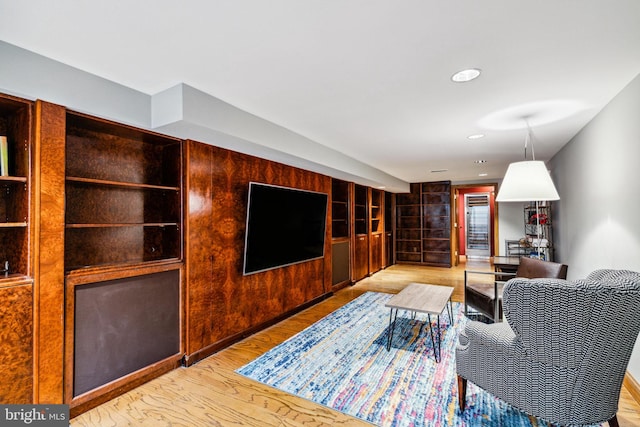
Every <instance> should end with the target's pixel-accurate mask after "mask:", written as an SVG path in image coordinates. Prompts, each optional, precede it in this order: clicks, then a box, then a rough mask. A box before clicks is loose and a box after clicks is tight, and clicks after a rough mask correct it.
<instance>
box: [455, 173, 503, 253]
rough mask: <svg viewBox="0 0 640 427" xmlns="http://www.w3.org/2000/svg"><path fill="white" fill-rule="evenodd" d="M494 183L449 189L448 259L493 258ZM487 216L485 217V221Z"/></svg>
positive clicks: (495, 226) (495, 235)
mask: <svg viewBox="0 0 640 427" xmlns="http://www.w3.org/2000/svg"><path fill="white" fill-rule="evenodd" d="M497 189H498V184H497V183H487V184H464V185H455V186H452V190H453V191H452V193H453V194H452V199H453V200H452V208H453V209H452V217H453V218H452V221H451V249H452V251H451V252H452V253H451V258H452V260H451V261H452V264H453V265H458V264H459V263H460V257H461V256H463V257H472V258H477V259H480V258H489V257H492V256H494V255H497V252H496V248H497V246H496V242H497V241H498V209H497V205H496V203H495V194H496V191H497ZM487 216H488V218H487Z"/></svg>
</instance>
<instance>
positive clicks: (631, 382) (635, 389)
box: [622, 371, 640, 405]
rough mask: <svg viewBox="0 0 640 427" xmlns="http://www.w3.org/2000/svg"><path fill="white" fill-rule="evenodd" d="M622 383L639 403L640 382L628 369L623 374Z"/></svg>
mask: <svg viewBox="0 0 640 427" xmlns="http://www.w3.org/2000/svg"><path fill="white" fill-rule="evenodd" d="M622 385H624V387H625V388H626V389H627V390H628V391H629V393H630V394H631V397H633V398H634V400H635V401H636V402H638V404H639V405H640V383H639V382H638V381H636V379H635V378H633V377H632V376H631V374H630V373H629V371H627V373H626V374H625V375H624V379H623V380H622Z"/></svg>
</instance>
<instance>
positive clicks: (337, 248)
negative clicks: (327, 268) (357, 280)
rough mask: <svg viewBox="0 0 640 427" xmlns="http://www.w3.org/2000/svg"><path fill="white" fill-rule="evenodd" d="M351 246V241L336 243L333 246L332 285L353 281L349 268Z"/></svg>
mask: <svg viewBox="0 0 640 427" xmlns="http://www.w3.org/2000/svg"><path fill="white" fill-rule="evenodd" d="M350 251H351V245H349V241H348V240H347V241H344V242H334V243H333V245H331V262H332V266H333V267H332V280H331V284H332V285H337V284H340V283H344V282H347V281H349V280H350V279H351V274H350V273H351V269H350V268H349V261H350V258H351V256H350Z"/></svg>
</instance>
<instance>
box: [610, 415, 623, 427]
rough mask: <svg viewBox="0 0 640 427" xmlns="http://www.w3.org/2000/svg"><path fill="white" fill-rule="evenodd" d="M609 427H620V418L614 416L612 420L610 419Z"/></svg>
mask: <svg viewBox="0 0 640 427" xmlns="http://www.w3.org/2000/svg"><path fill="white" fill-rule="evenodd" d="M608 422H609V427H620V424H618V416H617V415H614V416H613V417H612V418H611V419H609V421H608Z"/></svg>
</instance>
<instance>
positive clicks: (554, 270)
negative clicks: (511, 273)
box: [516, 257, 567, 279]
mask: <svg viewBox="0 0 640 427" xmlns="http://www.w3.org/2000/svg"><path fill="white" fill-rule="evenodd" d="M516 277H526V278H527V279H536V278H539V277H555V278H557V279H566V278H567V266H566V265H565V264H560V263H557V262H549V261H542V260H539V259H536V258H528V257H522V258H520V264H519V265H518V271H517V272H516Z"/></svg>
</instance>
